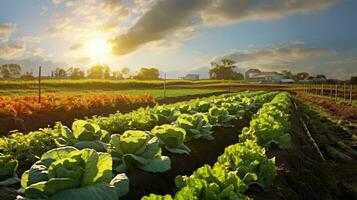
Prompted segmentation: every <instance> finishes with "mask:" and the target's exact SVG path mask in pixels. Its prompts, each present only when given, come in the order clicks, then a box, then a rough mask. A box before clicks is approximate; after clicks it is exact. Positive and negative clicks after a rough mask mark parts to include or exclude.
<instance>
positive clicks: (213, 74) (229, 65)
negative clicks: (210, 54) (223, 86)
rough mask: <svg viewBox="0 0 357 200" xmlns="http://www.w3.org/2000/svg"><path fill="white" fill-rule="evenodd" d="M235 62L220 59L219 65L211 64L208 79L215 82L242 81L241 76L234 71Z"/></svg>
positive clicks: (242, 77)
mask: <svg viewBox="0 0 357 200" xmlns="http://www.w3.org/2000/svg"><path fill="white" fill-rule="evenodd" d="M235 63H236V62H235V61H233V60H229V59H222V60H221V62H220V63H218V62H212V63H211V66H212V67H211V69H210V70H209V76H210V79H215V80H230V79H232V80H242V79H244V76H243V74H241V73H238V72H236V71H235V69H236V68H237V66H235V65H234V64H235Z"/></svg>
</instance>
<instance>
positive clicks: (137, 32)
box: [110, 0, 336, 55]
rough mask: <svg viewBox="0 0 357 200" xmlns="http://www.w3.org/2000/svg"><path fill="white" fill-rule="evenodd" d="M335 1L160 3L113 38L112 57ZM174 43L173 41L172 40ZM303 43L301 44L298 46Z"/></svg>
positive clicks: (314, 9) (169, 0)
mask: <svg viewBox="0 0 357 200" xmlns="http://www.w3.org/2000/svg"><path fill="white" fill-rule="evenodd" d="M335 2H336V0H315V1H310V0H194V1H193V0H158V1H156V4H154V5H153V6H152V7H151V9H149V10H148V11H147V12H146V13H145V14H143V15H142V16H141V18H140V19H139V20H138V21H137V22H136V23H135V24H134V25H133V26H132V27H131V28H129V29H128V30H127V32H126V33H121V34H119V35H118V36H116V37H115V38H113V39H111V40H110V41H111V43H112V44H113V54H115V55H124V54H128V53H130V52H132V51H135V50H136V49H138V48H139V47H141V46H144V45H145V44H147V43H150V42H157V43H158V44H160V42H158V41H162V40H165V39H167V38H169V37H172V36H173V35H174V34H175V33H177V32H180V31H182V30H185V29H187V28H188V27H191V28H192V29H195V30H196V29H197V28H199V27H212V26H225V25H230V24H237V23H241V22H245V21H252V20H254V21H266V20H274V19H280V18H284V17H287V16H289V15H293V14H299V13H303V14H308V13H314V12H318V11H321V10H325V9H327V8H329V7H331V6H332V5H333V4H334V3H335ZM171 39H172V38H171ZM173 40H174V38H173ZM299 44H301V43H299Z"/></svg>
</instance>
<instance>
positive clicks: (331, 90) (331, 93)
mask: <svg viewBox="0 0 357 200" xmlns="http://www.w3.org/2000/svg"><path fill="white" fill-rule="evenodd" d="M330 98H332V85H330Z"/></svg>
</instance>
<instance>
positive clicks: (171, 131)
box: [151, 124, 191, 154]
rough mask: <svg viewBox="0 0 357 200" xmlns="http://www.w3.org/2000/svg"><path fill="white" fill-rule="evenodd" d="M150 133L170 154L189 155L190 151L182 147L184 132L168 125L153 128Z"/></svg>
mask: <svg viewBox="0 0 357 200" xmlns="http://www.w3.org/2000/svg"><path fill="white" fill-rule="evenodd" d="M151 133H152V134H153V135H155V136H156V137H158V138H159V140H160V143H161V144H163V145H164V147H165V149H167V150H168V151H170V152H171V153H178V154H190V152H191V150H190V149H189V148H188V147H187V146H186V145H184V141H185V138H186V131H185V129H183V128H179V127H175V126H173V125H170V124H164V125H161V126H155V128H153V129H152V130H151Z"/></svg>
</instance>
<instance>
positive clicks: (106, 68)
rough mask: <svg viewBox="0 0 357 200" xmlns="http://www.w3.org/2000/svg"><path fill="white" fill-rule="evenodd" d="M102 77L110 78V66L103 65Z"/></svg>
mask: <svg viewBox="0 0 357 200" xmlns="http://www.w3.org/2000/svg"><path fill="white" fill-rule="evenodd" d="M104 79H110V67H109V65H105V66H104Z"/></svg>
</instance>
